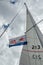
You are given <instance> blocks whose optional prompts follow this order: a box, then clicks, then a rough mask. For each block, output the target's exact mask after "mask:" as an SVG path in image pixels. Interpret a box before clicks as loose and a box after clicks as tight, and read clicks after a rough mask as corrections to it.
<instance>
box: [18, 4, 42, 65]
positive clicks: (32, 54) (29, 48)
mask: <svg viewBox="0 0 43 65" xmlns="http://www.w3.org/2000/svg"><path fill="white" fill-rule="evenodd" d="M25 5H26V4H25ZM26 12H27V13H26V14H27V16H26V18H27V20H26V31H27V32H26V37H27V42H28V44H27V45H26V46H23V49H22V53H21V58H20V64H19V65H43V62H42V61H41V59H42V53H40V52H41V50H42V45H43V44H42V40H41V36H42V34H41V32H40V30H39V28H38V27H37V26H34V27H33V28H32V29H31V30H30V31H28V30H29V29H30V28H31V27H32V26H33V25H35V21H34V19H33V17H32V16H31V14H30V12H29V10H28V8H27V6H26ZM42 52H43V51H42ZM40 54H41V55H40Z"/></svg>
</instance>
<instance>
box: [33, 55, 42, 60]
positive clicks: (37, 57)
mask: <svg viewBox="0 0 43 65" xmlns="http://www.w3.org/2000/svg"><path fill="white" fill-rule="evenodd" d="M32 58H33V59H38V60H41V56H40V55H37V54H36V55H35V54H33V56H32Z"/></svg>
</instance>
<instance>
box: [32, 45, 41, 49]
mask: <svg viewBox="0 0 43 65" xmlns="http://www.w3.org/2000/svg"><path fill="white" fill-rule="evenodd" d="M32 49H40V45H37V46H36V45H32Z"/></svg>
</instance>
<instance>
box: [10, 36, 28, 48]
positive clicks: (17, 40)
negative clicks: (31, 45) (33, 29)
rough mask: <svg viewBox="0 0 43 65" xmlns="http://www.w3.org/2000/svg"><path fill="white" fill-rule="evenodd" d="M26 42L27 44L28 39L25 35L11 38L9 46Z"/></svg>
mask: <svg viewBox="0 0 43 65" xmlns="http://www.w3.org/2000/svg"><path fill="white" fill-rule="evenodd" d="M26 44H27V40H26V36H25V35H23V36H20V37H17V38H12V39H9V47H12V46H20V45H26Z"/></svg>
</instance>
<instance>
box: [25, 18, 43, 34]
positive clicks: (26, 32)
mask: <svg viewBox="0 0 43 65" xmlns="http://www.w3.org/2000/svg"><path fill="white" fill-rule="evenodd" d="M42 21H43V19H41V20H40V21H39V22H38V23H36V24H34V25H33V26H32V27H30V28H29V29H28V30H27V31H26V32H25V33H27V32H28V31H30V30H31V29H32V28H34V27H35V26H37V25H38V24H39V23H41V22H42Z"/></svg>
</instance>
